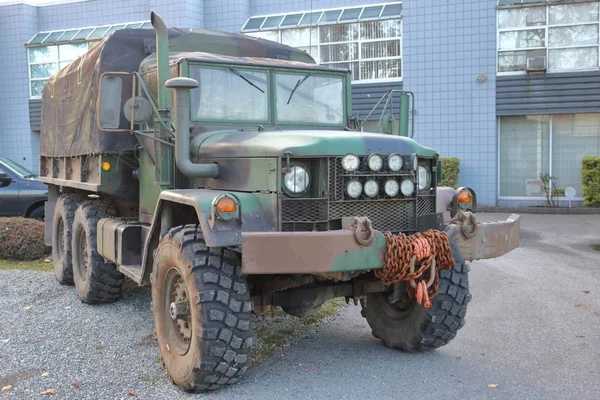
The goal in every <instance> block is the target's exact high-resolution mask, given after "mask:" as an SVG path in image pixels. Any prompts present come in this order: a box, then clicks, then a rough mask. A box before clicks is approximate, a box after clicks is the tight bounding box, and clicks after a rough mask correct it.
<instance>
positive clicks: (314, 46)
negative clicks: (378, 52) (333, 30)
mask: <svg viewBox="0 0 600 400" xmlns="http://www.w3.org/2000/svg"><path fill="white" fill-rule="evenodd" d="M402 4H403V3H402V1H395V2H385V3H374V4H365V5H363V6H346V7H333V8H327V9H318V10H308V11H304V12H290V13H277V14H267V15H253V16H251V17H249V18H248V20H247V21H246V22H245V23H244V25H243V27H242V28H241V30H240V31H241V33H242V34H248V35H249V36H253V37H261V36H254V34H256V33H261V32H276V33H277V41H278V42H279V43H283V42H282V38H283V35H282V32H283V31H285V30H287V29H308V30H309V31H310V29H316V30H317V39H318V40H317V42H316V43H311V44H310V45H309V46H299V47H300V48H303V49H304V48H308V51H307V53H308V54H309V55H310V54H311V53H312V52H313V49H314V50H316V52H315V54H316V57H314V58H315V61H316V63H317V64H318V65H327V66H330V67H333V68H336V67H337V68H339V67H338V66H339V65H341V64H349V63H357V64H358V66H357V68H358V71H357V76H358V79H356V80H355V79H352V84H371V83H384V82H402V81H403V78H404V60H403V58H404V23H403V20H402V14H400V16H383V17H382V14H383V13H384V11H385V10H386V7H387V6H397V5H400V7H402ZM379 6H381V10H380V11H379V16H378V17H369V18H362V15H363V13H364V12H365V9H367V8H373V7H379ZM352 9H361V11H360V13H359V15H358V17H357V18H356V19H355V20H354V19H353V20H344V21H340V18H341V17H342V15H343V13H344V11H345V10H352ZM330 11H331V12H333V11H339V15H338V16H337V19H336V20H335V21H327V22H325V21H323V22H321V20H322V19H323V18H324V16H325V13H327V12H330ZM311 13H320V16H319V18H318V21H313V24H312V25H301V24H300V22H302V20H303V18H304V16H305V15H310V14H311ZM295 14H302V17H301V18H300V21H299V23H298V24H297V25H295V26H294V25H286V26H282V25H281V24H282V22H280V24H278V26H277V27H272V28H265V29H263V25H264V23H265V21H266V20H267V19H268V18H269V17H275V16H283V17H284V18H285V16H287V15H295ZM256 18H264V20H263V22H262V24H261V26H260V27H259V28H255V29H245V26H246V25H247V24H248V22H249V21H250V20H252V19H256ZM284 18H282V21H283V19H284ZM389 20H396V21H399V24H400V33H399V36H396V37H392V38H378V39H362V38H361V35H360V24H363V23H370V22H383V21H389ZM351 24H356V25H357V26H358V29H359V34H358V38H357V39H356V40H350V41H341V42H339V41H338V42H327V43H325V42H323V41H321V34H320V28H321V27H332V26H342V25H351ZM309 35H310V36H311V37H312V32H309ZM391 40H398V41H399V42H400V55H399V56H392V57H381V58H367V59H362V45H363V43H380V42H386V41H391ZM350 43H356V44H357V46H358V58H357V59H356V60H349V61H327V62H321V47H322V46H328V45H336V44H350ZM284 44H285V43H284ZM376 61H399V62H400V68H399V74H400V76H399V77H394V78H379V79H361V74H362V73H361V64H362V63H363V62H376Z"/></svg>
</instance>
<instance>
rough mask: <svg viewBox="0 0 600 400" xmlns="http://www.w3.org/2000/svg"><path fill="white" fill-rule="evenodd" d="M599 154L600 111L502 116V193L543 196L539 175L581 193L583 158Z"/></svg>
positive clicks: (515, 195) (510, 195)
mask: <svg viewBox="0 0 600 400" xmlns="http://www.w3.org/2000/svg"><path fill="white" fill-rule="evenodd" d="M598 154H600V114H593V113H588V114H564V115H535V116H533V115H531V116H518V117H501V118H500V196H503V197H543V193H542V192H541V188H540V181H539V176H540V174H542V173H546V172H547V173H549V174H550V175H551V176H553V177H555V178H556V184H557V187H556V188H555V189H558V191H559V193H562V191H564V189H565V188H566V187H568V186H572V187H574V188H575V191H576V196H577V197H581V196H582V187H581V160H582V159H583V157H587V156H597V155H598Z"/></svg>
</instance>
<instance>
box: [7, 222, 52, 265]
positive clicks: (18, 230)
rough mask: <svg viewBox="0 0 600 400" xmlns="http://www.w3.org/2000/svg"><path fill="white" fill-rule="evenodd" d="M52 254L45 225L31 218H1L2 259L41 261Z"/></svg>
mask: <svg viewBox="0 0 600 400" xmlns="http://www.w3.org/2000/svg"><path fill="white" fill-rule="evenodd" d="M49 253H50V247H46V245H45V244H44V223H43V222H40V221H36V220H35V219H29V218H21V217H14V218H0V259H4V260H15V261H24V260H39V259H40V258H42V257H44V256H45V255H47V254H49Z"/></svg>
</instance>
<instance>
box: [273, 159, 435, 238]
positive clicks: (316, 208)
mask: <svg viewBox="0 0 600 400" xmlns="http://www.w3.org/2000/svg"><path fill="white" fill-rule="evenodd" d="M404 161H405V165H406V163H407V162H408V160H407V159H406V158H405V160H404ZM384 163H386V165H387V161H385V157H384ZM328 168H329V171H328V180H327V184H328V188H327V190H326V191H325V192H324V193H326V194H328V198H318V199H315V198H289V197H284V198H282V209H281V221H282V226H281V227H282V230H283V231H288V232H290V231H325V230H334V229H341V228H342V226H341V219H342V218H344V217H354V216H367V217H369V218H370V219H371V221H372V222H373V227H374V228H375V229H377V230H380V231H382V232H388V231H389V232H394V233H398V232H411V231H412V232H414V231H416V230H417V216H419V215H427V214H432V213H435V195H427V196H418V195H417V194H415V195H413V197H411V198H404V197H403V196H402V195H401V194H400V195H399V196H397V197H394V198H390V197H389V196H387V195H385V193H383V184H384V183H385V181H386V180H387V179H396V180H398V182H399V183H400V182H401V180H402V179H406V178H413V177H412V175H411V174H412V173H411V172H409V171H406V170H405V169H404V167H403V168H402V169H401V170H400V171H398V172H393V171H388V170H386V169H385V168H384V169H383V170H382V171H380V172H376V173H375V172H372V171H370V170H369V169H368V166H367V162H366V157H360V166H359V169H358V170H357V171H355V172H351V173H348V172H346V171H345V170H344V169H343V168H342V166H341V157H332V158H330V159H329V160H328ZM351 179H359V180H361V181H362V182H364V181H366V180H367V179H375V180H377V181H378V182H379V184H380V189H381V194H380V195H379V196H377V197H375V198H370V197H367V196H364V195H363V196H361V197H359V198H358V199H352V198H350V197H348V196H347V194H346V189H345V187H346V184H347V182H348V181H349V180H351Z"/></svg>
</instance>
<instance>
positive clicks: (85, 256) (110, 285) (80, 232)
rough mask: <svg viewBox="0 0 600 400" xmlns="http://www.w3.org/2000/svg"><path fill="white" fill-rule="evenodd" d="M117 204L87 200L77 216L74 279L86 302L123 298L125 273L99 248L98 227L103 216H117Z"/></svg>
mask: <svg viewBox="0 0 600 400" xmlns="http://www.w3.org/2000/svg"><path fill="white" fill-rule="evenodd" d="M116 216H117V210H116V208H115V207H114V206H113V205H112V204H110V203H108V202H106V201H104V200H88V201H84V202H83V203H81V204H80V205H79V207H77V211H75V217H74V218H73V233H72V238H71V239H72V242H71V243H72V246H71V247H72V255H73V280H74V282H75V288H76V289H77V294H78V295H79V298H80V299H81V301H83V302H84V303H89V304H98V303H112V302H115V301H117V300H119V299H120V298H121V291H122V287H123V282H124V281H125V276H124V275H123V274H122V273H121V272H120V271H119V270H118V269H117V266H116V265H115V264H113V263H111V262H107V261H105V260H104V258H103V257H102V256H101V255H100V254H98V251H97V249H96V233H97V232H96V230H97V225H98V221H99V220H100V219H101V218H108V217H116Z"/></svg>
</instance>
